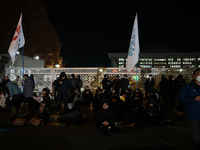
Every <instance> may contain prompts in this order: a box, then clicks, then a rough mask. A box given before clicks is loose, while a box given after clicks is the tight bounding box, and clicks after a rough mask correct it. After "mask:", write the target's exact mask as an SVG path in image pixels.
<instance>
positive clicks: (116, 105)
mask: <svg viewBox="0 0 200 150" xmlns="http://www.w3.org/2000/svg"><path fill="white" fill-rule="evenodd" d="M110 106H111V109H112V110H113V112H114V114H115V118H116V122H120V121H122V119H123V117H124V115H125V111H124V110H123V106H124V102H123V101H122V100H121V99H120V98H119V96H112V98H111V102H110Z"/></svg>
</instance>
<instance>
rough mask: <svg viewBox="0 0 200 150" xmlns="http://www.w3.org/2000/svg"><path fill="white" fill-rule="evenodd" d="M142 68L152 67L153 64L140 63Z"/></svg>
mask: <svg viewBox="0 0 200 150" xmlns="http://www.w3.org/2000/svg"><path fill="white" fill-rule="evenodd" d="M140 67H141V68H151V67H152V66H151V65H140Z"/></svg>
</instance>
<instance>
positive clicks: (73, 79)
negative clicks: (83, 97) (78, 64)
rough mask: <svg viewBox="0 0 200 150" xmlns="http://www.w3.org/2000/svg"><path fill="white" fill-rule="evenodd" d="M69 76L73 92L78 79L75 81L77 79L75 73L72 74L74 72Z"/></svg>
mask: <svg viewBox="0 0 200 150" xmlns="http://www.w3.org/2000/svg"><path fill="white" fill-rule="evenodd" d="M71 76H72V78H71V82H72V86H73V88H72V90H73V92H74V90H75V88H76V87H77V83H78V81H77V79H76V78H75V75H74V74H72V75H71Z"/></svg>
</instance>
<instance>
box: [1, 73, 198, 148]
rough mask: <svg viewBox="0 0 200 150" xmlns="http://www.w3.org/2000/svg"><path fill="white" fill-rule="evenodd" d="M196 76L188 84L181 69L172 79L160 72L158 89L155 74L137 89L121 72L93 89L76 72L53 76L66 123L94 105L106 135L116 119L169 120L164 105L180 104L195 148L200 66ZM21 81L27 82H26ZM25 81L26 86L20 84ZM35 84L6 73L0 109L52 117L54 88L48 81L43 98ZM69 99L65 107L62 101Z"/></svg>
mask: <svg viewBox="0 0 200 150" xmlns="http://www.w3.org/2000/svg"><path fill="white" fill-rule="evenodd" d="M192 77H193V80H192V81H191V83H190V84H186V81H185V80H184V79H183V76H182V75H178V76H177V77H176V79H172V76H169V79H167V78H166V76H165V75H162V76H161V82H160V83H159V89H157V90H155V88H154V87H155V85H154V84H155V82H154V79H153V76H152V75H151V74H150V75H149V78H148V79H147V80H146V82H145V84H144V89H145V93H143V92H142V91H141V90H140V89H135V90H134V91H132V90H131V89H130V88H129V86H130V83H129V79H128V78H127V75H124V77H123V78H122V79H120V78H119V76H116V77H115V79H114V80H113V81H111V80H110V78H109V75H107V74H106V75H105V76H104V79H103V80H102V87H101V88H100V87H99V88H98V89H96V91H95V92H94V90H93V91H91V90H90V89H89V87H88V86H86V87H85V89H84V90H83V91H81V88H82V87H83V83H82V81H81V79H80V76H77V77H76V76H75V75H74V74H72V75H71V78H70V79H69V78H68V77H67V75H66V73H65V72H61V73H60V76H59V77H58V78H57V79H56V80H55V81H54V82H53V89H52V90H53V95H54V99H55V100H56V102H57V103H58V110H59V111H58V113H59V115H60V117H59V121H60V122H63V123H65V125H72V124H76V123H81V122H82V119H83V114H82V112H81V111H80V110H81V109H80V108H81V107H84V106H85V108H88V109H90V110H93V113H94V117H95V119H96V128H97V130H99V131H102V134H103V135H109V132H110V131H111V130H113V129H114V128H115V126H116V125H124V126H126V125H128V126H134V127H140V126H153V125H164V126H168V125H170V123H171V122H170V120H168V119H167V118H166V117H165V116H163V114H162V107H161V106H162V105H163V104H167V105H173V104H175V103H177V104H179V105H178V106H177V107H176V108H175V111H176V112H177V113H179V114H183V112H184V117H185V118H186V120H187V122H188V125H189V128H190V138H191V142H192V143H193V144H192V146H193V147H194V149H199V148H200V131H199V130H200V118H199V116H200V69H197V70H194V72H193V76H192ZM21 81H22V82H21ZM21 85H22V86H23V92H22V91H21V89H20V88H19V86H21ZM34 88H35V84H34V76H33V75H31V76H28V75H27V74H25V75H24V77H23V80H20V79H19V76H17V78H16V79H15V81H10V80H9V78H8V77H7V76H6V77H5V78H4V79H3V80H2V82H1V85H0V89H1V94H0V113H1V112H6V111H9V112H11V114H10V118H9V121H10V122H12V121H14V120H15V118H25V119H27V120H29V119H30V118H31V117H33V116H34V117H37V118H41V119H42V120H43V123H47V122H48V118H49V116H50V106H51V98H50V94H52V93H50V90H49V89H48V88H47V87H46V88H44V89H43V90H42V94H41V95H40V96H41V97H42V101H38V99H40V98H38V97H37V95H36V94H35V93H34V92H33V91H34ZM63 104H64V107H63V109H64V111H61V110H62V106H63Z"/></svg>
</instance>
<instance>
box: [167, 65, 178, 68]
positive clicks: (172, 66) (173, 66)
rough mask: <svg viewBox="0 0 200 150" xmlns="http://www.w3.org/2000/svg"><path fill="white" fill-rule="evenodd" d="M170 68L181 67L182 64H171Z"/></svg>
mask: <svg viewBox="0 0 200 150" xmlns="http://www.w3.org/2000/svg"><path fill="white" fill-rule="evenodd" d="M170 68H181V65H170Z"/></svg>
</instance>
